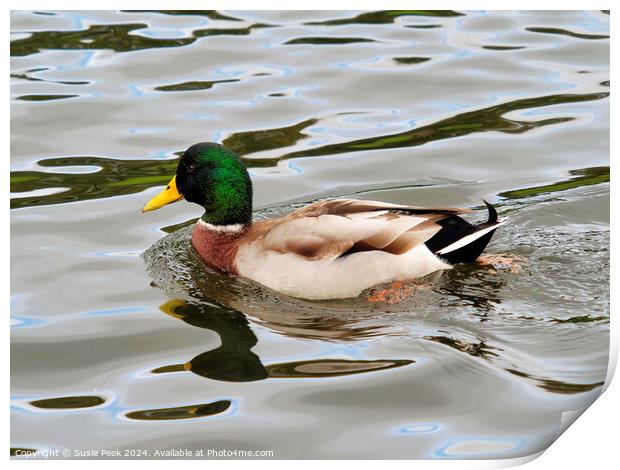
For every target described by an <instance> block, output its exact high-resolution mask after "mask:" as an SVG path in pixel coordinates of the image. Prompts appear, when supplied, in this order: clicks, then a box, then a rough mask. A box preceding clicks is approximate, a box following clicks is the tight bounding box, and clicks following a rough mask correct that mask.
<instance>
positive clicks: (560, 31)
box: [525, 28, 609, 39]
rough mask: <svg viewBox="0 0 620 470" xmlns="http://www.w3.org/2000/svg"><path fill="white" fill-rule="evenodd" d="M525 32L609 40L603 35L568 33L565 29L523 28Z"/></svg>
mask: <svg viewBox="0 0 620 470" xmlns="http://www.w3.org/2000/svg"><path fill="white" fill-rule="evenodd" d="M525 29H526V30H527V31H531V32H533V33H547V34H561V35H564V36H571V37H574V38H579V39H609V36H607V35H605V34H584V33H575V32H573V31H568V30H567V29H560V28H525Z"/></svg>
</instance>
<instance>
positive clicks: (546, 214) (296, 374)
mask: <svg viewBox="0 0 620 470" xmlns="http://www.w3.org/2000/svg"><path fill="white" fill-rule="evenodd" d="M11 26H12V42H11V97H12V98H11V139H12V141H11V170H12V171H11V208H12V210H11V293H12V303H11V321H12V323H11V324H12V330H11V340H12V344H11V393H12V395H11V400H12V402H11V403H12V407H11V412H12V415H11V446H12V453H16V452H18V451H19V450H20V449H39V450H41V449H58V450H63V449H67V448H68V449H71V450H77V449H79V450H88V449H117V448H118V449H141V450H144V451H145V452H148V453H150V454H149V455H151V456H152V455H153V453H154V452H155V451H156V450H158V449H159V450H164V449H172V448H177V449H190V450H198V449H217V450H222V449H228V450H232V449H237V450H271V451H273V453H274V454H273V457H275V458H343V457H344V458H346V457H349V458H388V457H389V458H459V457H460V458H508V457H517V456H523V455H528V454H531V453H534V452H537V451H539V450H541V449H543V448H545V447H546V446H548V445H549V443H551V442H552V441H553V440H554V439H555V437H556V436H557V433H558V431H559V430H560V420H561V417H562V413H563V412H564V411H567V410H578V409H584V408H585V407H587V406H588V405H589V404H590V403H591V402H592V401H593V400H595V399H596V397H597V396H598V395H599V394H600V392H601V389H602V384H603V381H604V379H605V375H606V371H607V361H608V350H609V99H608V96H609V16H608V13H606V12H600V11H588V12H580V11H579V12H559V11H552V12H551V11H550V12H542V11H539V12H467V11H460V12H456V11H379V12H364V13H360V12H344V11H343V12H337V11H331V12H300V11H297V12H266V11H262V12H248V11H242V12H215V11H152V12H148V11H144V12H137V11H122V12H96V11H89V12H68V11H67V12H44V11H31V12H13V13H12V16H11ZM207 140H212V141H218V142H223V143H224V144H225V145H227V146H228V147H230V148H231V149H233V150H234V151H235V152H237V153H238V154H239V155H241V156H242V157H243V159H244V161H245V162H246V164H247V165H248V167H249V168H250V172H251V176H252V179H253V181H254V185H255V195H256V202H255V206H256V217H269V216H273V215H276V214H280V213H285V212H287V211H289V210H291V209H292V208H293V207H296V206H297V205H298V204H300V203H306V202H309V201H312V200H315V199H317V198H321V197H326V196H341V195H351V196H355V197H359V198H371V199H380V200H385V201H389V202H398V203H407V204H415V205H430V206H433V205H448V204H449V205H457V206H463V207H473V208H480V206H481V202H480V201H481V199H482V198H487V199H489V200H491V201H492V202H493V203H494V204H496V205H497V207H498V209H499V211H500V213H501V215H508V216H509V217H510V219H511V223H510V224H509V225H507V226H505V227H503V228H502V230H501V232H498V233H497V235H496V236H495V238H494V240H493V242H492V244H491V246H490V247H489V250H488V251H489V252H491V253H513V254H517V255H519V256H522V257H524V258H525V259H526V261H524V262H523V264H522V266H521V270H520V271H519V270H516V269H510V267H509V266H502V265H500V266H496V267H495V268H491V267H486V268H485V267H478V266H459V267H457V268H455V269H453V270H451V271H449V272H444V273H443V274H440V275H437V276H433V277H432V278H431V279H428V280H426V282H425V283H424V285H423V286H421V287H419V288H417V289H416V290H415V291H414V292H413V293H412V295H410V296H409V297H407V298H406V299H404V300H402V301H401V302H396V303H390V302H368V300H367V299H366V297H360V298H359V299H353V300H346V301H329V302H309V301H301V300H295V299H290V298H285V297H283V296H279V295H274V293H272V292H270V291H268V290H267V289H264V288H261V287H260V286H256V285H254V284H251V283H247V282H243V281H240V280H231V279H229V278H225V277H222V276H219V275H217V274H215V273H211V272H209V271H207V270H205V269H203V268H202V266H201V265H200V263H199V262H198V261H197V259H196V257H195V254H194V252H193V251H192V250H191V249H190V245H189V233H190V228H189V225H190V223H191V222H192V221H193V220H195V218H196V217H197V216H198V215H200V214H199V209H198V208H197V207H195V206H192V205H190V204H177V205H174V206H172V207H170V208H165V209H163V210H161V211H158V212H156V213H149V214H146V215H143V214H140V208H141V206H142V205H143V204H144V202H145V201H147V200H148V199H149V198H150V197H151V196H153V195H154V194H155V193H156V192H157V191H158V187H159V186H161V185H163V184H165V182H167V181H168V179H169V178H170V177H171V175H172V174H173V173H174V170H175V167H176V161H177V158H178V155H179V152H180V151H182V150H184V149H185V148H187V147H188V146H189V145H190V144H192V143H195V142H199V141H207ZM480 217H483V216H482V215H481V216H480Z"/></svg>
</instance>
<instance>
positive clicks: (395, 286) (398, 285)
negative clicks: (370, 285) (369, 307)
mask: <svg viewBox="0 0 620 470" xmlns="http://www.w3.org/2000/svg"><path fill="white" fill-rule="evenodd" d="M416 287H419V286H415V285H405V284H404V283H403V282H401V281H395V282H393V283H392V285H391V286H390V287H388V288H386V289H373V290H372V291H371V294H370V295H369V296H368V302H385V303H388V304H395V303H397V302H400V301H401V300H404V299H406V298H407V297H409V296H410V295H411V293H412V292H413V291H415V290H416Z"/></svg>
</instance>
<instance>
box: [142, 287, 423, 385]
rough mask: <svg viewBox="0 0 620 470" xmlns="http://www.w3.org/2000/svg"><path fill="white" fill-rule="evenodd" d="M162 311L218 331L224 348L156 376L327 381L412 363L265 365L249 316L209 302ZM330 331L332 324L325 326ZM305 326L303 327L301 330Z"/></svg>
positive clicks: (176, 305)
mask: <svg viewBox="0 0 620 470" xmlns="http://www.w3.org/2000/svg"><path fill="white" fill-rule="evenodd" d="M160 309H161V310H162V311H163V312H164V313H166V314H168V315H170V316H172V317H174V318H178V319H179V320H182V321H184V322H185V323H187V324H189V325H192V326H196V327H198V328H204V329H207V330H211V331H214V332H216V333H217V334H218V335H219V337H220V340H221V345H220V346H219V347H218V348H216V349H213V350H211V351H206V352H204V353H202V354H199V355H198V356H196V357H194V358H193V359H191V360H190V361H188V362H187V363H185V364H183V365H181V364H176V365H168V366H161V367H158V368H156V369H155V370H153V371H152V372H153V373H166V372H180V371H191V372H193V373H194V374H197V375H200V376H202V377H206V378H209V379H213V380H222V381H226V382H251V381H255V380H263V379H267V378H321V377H323V378H325V377H338V376H343V375H351V374H360V373H363V372H373V371H380V370H385V369H392V368H394V367H401V366H405V365H409V364H412V363H413V362H414V361H412V360H399V359H377V360H363V361H359V360H347V359H331V358H323V359H318V360H305V361H297V362H286V363H279V364H269V365H267V366H265V365H263V363H262V361H261V359H260V358H259V357H258V356H257V355H256V354H255V353H254V352H252V351H251V349H252V348H253V347H254V346H256V343H257V342H258V339H257V337H256V335H255V334H254V332H253V331H252V329H251V328H250V325H249V321H248V319H247V318H246V316H245V315H244V314H243V313H241V312H239V311H234V310H228V309H226V308H224V307H222V306H217V305H212V304H208V303H188V302H186V301H183V300H178V299H176V300H170V301H168V302H167V303H165V304H164V305H162V306H161V307H160ZM321 326H322V327H324V328H329V327H330V325H329V324H322V325H321ZM303 327H304V325H299V328H300V330H301V329H302V328H303Z"/></svg>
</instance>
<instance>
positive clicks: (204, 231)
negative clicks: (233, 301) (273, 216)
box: [192, 222, 244, 274]
mask: <svg viewBox="0 0 620 470" xmlns="http://www.w3.org/2000/svg"><path fill="white" fill-rule="evenodd" d="M243 236H244V232H219V231H215V230H209V228H207V227H206V226H205V225H203V224H201V223H200V222H198V223H196V225H195V226H194V230H193V231H192V245H193V246H194V248H196V250H197V251H198V254H199V255H200V257H201V258H202V260H203V262H204V263H205V264H208V265H209V266H212V267H214V268H216V269H219V270H220V271H224V272H227V273H230V274H237V268H236V266H235V257H236V255H237V250H238V249H239V241H240V239H241V238H243Z"/></svg>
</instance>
